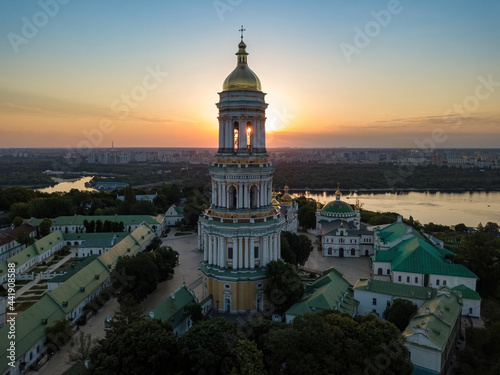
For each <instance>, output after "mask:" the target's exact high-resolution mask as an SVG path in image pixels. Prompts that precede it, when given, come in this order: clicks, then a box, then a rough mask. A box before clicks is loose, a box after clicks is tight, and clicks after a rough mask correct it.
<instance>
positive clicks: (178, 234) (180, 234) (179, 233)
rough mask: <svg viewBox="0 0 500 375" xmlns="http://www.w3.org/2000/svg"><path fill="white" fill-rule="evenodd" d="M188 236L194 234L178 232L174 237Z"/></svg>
mask: <svg viewBox="0 0 500 375" xmlns="http://www.w3.org/2000/svg"><path fill="white" fill-rule="evenodd" d="M188 234H193V233H192V232H176V233H175V235H174V236H187V235H188Z"/></svg>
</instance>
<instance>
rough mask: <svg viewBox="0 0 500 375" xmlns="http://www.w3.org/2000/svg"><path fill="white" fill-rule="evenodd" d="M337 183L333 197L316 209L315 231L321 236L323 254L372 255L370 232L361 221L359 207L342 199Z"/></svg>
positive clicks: (337, 255) (354, 256)
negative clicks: (330, 200)
mask: <svg viewBox="0 0 500 375" xmlns="http://www.w3.org/2000/svg"><path fill="white" fill-rule="evenodd" d="M341 196H342V194H341V192H340V187H339V188H338V189H337V191H336V192H335V200H334V201H332V202H329V203H327V204H325V205H324V206H323V208H318V210H317V211H316V231H317V234H318V235H320V236H321V250H322V254H323V256H333V257H339V258H343V257H353V258H359V257H360V256H371V255H373V232H372V231H369V230H367V229H366V227H364V226H363V225H362V224H361V215H360V212H359V210H358V209H354V208H352V207H351V205H350V204H348V203H346V202H343V201H342V200H341V199H340V197H341Z"/></svg>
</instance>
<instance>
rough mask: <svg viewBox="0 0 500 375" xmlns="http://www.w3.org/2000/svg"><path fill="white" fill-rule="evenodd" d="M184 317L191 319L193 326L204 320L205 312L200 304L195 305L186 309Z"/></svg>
mask: <svg viewBox="0 0 500 375" xmlns="http://www.w3.org/2000/svg"><path fill="white" fill-rule="evenodd" d="M184 316H186V317H189V319H191V321H192V322H193V324H196V323H197V322H199V321H201V320H203V312H202V309H201V306H200V304H199V303H193V304H192V305H187V306H186V307H184Z"/></svg>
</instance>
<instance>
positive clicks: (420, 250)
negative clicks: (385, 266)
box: [373, 236, 477, 279]
mask: <svg viewBox="0 0 500 375" xmlns="http://www.w3.org/2000/svg"><path fill="white" fill-rule="evenodd" d="M446 254H452V252H451V251H449V250H446V249H439V248H437V247H435V246H433V245H431V244H430V243H428V242H427V241H425V240H423V239H421V238H420V237H415V236H414V237H411V238H409V239H407V240H405V241H402V242H400V243H399V244H397V245H396V246H394V247H392V248H391V249H389V250H379V251H377V252H376V254H375V256H374V259H373V261H374V262H388V263H391V269H392V271H396V272H411V273H420V274H435V275H449V276H462V277H470V278H474V279H477V276H476V275H475V274H474V273H473V272H472V271H470V270H469V269H468V268H467V267H465V266H464V265H463V264H455V263H451V262H450V261H448V260H446V259H445V258H444V257H445V255H446Z"/></svg>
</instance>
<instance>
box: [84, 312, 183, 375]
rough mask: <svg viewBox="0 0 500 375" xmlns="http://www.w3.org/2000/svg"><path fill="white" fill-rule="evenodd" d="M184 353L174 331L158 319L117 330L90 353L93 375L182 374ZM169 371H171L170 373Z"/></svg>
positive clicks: (142, 321) (90, 371)
mask: <svg viewBox="0 0 500 375" xmlns="http://www.w3.org/2000/svg"><path fill="white" fill-rule="evenodd" d="M179 357H180V353H179V347H178V344H177V340H176V338H175V335H174V333H173V332H172V327H171V326H170V324H168V323H167V322H163V321H161V320H158V319H148V320H141V321H139V322H136V323H134V324H131V325H128V326H125V327H123V328H122V329H119V330H116V331H115V330H113V331H112V333H111V334H110V335H109V336H108V337H107V338H105V339H103V340H100V341H99V343H98V345H97V346H96V347H95V348H94V349H93V350H92V352H91V353H90V361H91V363H92V367H91V368H90V369H89V372H88V373H89V374H90V375H135V374H151V375H163V374H165V372H166V371H168V373H172V374H176V373H177V372H178V366H177V365H178V363H179V362H180V360H179ZM167 369H168V370H167Z"/></svg>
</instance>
